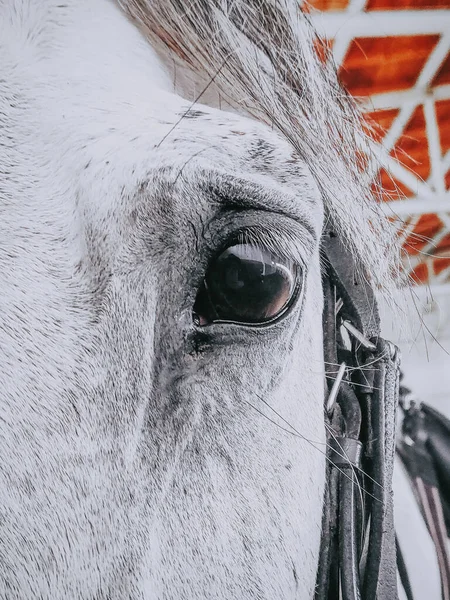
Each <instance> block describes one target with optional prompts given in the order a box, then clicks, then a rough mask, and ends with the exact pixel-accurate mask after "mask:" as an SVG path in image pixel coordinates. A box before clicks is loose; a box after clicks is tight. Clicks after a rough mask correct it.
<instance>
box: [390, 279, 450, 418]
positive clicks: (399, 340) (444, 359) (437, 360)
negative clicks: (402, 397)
mask: <svg viewBox="0 0 450 600" xmlns="http://www.w3.org/2000/svg"><path fill="white" fill-rule="evenodd" d="M395 303H396V304H397V307H396V309H395V311H393V310H392V309H390V308H388V307H387V306H386V305H385V304H384V303H382V309H381V313H382V322H383V330H382V333H383V336H384V337H385V338H387V339H391V340H392V341H394V342H395V343H396V344H397V345H398V346H399V347H400V349H401V353H402V370H403V372H404V376H405V377H404V382H405V385H407V386H408V387H410V388H411V390H412V391H413V392H414V394H415V395H416V396H417V397H418V399H419V400H423V401H425V402H427V403H429V404H431V405H433V406H435V407H436V408H437V409H438V410H440V411H442V412H443V413H445V414H446V415H447V416H449V417H450V285H445V286H444V285H443V286H436V287H434V288H429V287H428V288H426V287H423V288H416V289H414V290H413V291H411V292H407V293H406V294H405V295H400V294H399V295H398V296H396V298H395Z"/></svg>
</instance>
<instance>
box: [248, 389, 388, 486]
mask: <svg viewBox="0 0 450 600" xmlns="http://www.w3.org/2000/svg"><path fill="white" fill-rule="evenodd" d="M254 395H255V396H256V397H257V398H258V399H259V400H261V402H262V403H263V404H265V405H266V406H267V407H268V408H269V409H270V410H271V411H272V412H273V413H275V414H276V415H277V417H279V418H280V419H281V420H282V421H283V422H284V423H286V424H287V425H288V426H289V427H290V428H291V429H292V432H295V433H296V434H297V437H300V438H301V439H303V440H305V441H306V442H308V443H309V444H311V445H312V446H313V447H314V448H315V447H316V446H315V445H314V444H320V445H325V446H327V447H328V448H329V447H330V445H329V444H328V442H318V441H315V440H311V439H309V438H307V437H306V436H305V435H303V434H302V433H301V432H300V431H298V429H296V428H295V427H294V426H293V425H292V424H291V423H290V422H289V421H287V419H285V418H284V417H283V416H282V415H281V414H280V413H279V412H278V411H276V410H275V409H274V408H273V407H272V406H271V405H270V404H269V403H268V402H267V401H266V400H264V398H261V396H260V395H259V394H257V393H256V392H254ZM261 414H262V415H264V416H266V417H267V415H265V414H264V413H262V412H261ZM267 418H268V419H269V420H270V421H272V419H270V418H269V417H267ZM275 423H276V422H275ZM276 424H277V425H279V424H278V423H276ZM325 428H326V429H327V430H328V431H329V433H330V434H331V436H332V437H333V439H334V440H335V442H336V443H337V444H338V445H339V447H340V448H341V450H342V452H343V454H339V452H336V449H333V451H334V452H335V453H336V454H337V455H338V456H340V458H345V459H346V460H348V456H347V454H346V453H345V452H344V450H343V449H342V447H341V445H340V443H339V442H338V440H337V438H336V436H335V434H334V432H333V431H332V430H331V429H330V426H329V425H328V424H327V423H326V422H325ZM283 429H284V427H283ZM292 432H289V433H292ZM316 449H317V450H319V451H320V452H322V451H321V450H320V448H316ZM322 453H323V454H325V455H326V453H325V452H322ZM327 460H329V462H330V463H331V464H332V465H333V466H334V467H336V468H337V469H338V470H339V472H343V471H342V470H341V469H339V467H338V466H337V465H336V464H335V463H334V462H333V460H332V459H331V458H329V457H328V456H327ZM351 468H352V470H353V466H352V465H351ZM358 471H359V472H360V473H361V474H362V475H366V476H367V477H368V478H369V479H372V481H374V483H377V485H378V486H380V487H382V486H381V484H379V483H378V482H377V481H375V479H373V478H372V477H370V475H369V474H368V473H366V472H365V471H364V470H363V469H360V468H358ZM349 479H350V478H349ZM364 493H366V494H368V495H369V496H372V494H370V493H369V492H368V491H367V490H364ZM372 497H374V496H372Z"/></svg>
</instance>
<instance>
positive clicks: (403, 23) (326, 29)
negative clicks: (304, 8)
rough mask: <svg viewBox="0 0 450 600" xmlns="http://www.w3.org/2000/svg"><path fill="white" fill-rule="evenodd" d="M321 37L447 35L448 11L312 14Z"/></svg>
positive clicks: (449, 24) (449, 14)
mask: <svg viewBox="0 0 450 600" xmlns="http://www.w3.org/2000/svg"><path fill="white" fill-rule="evenodd" d="M311 20H312V22H313V24H314V26H315V27H316V29H317V31H318V32H319V34H321V35H323V36H324V37H326V38H328V39H331V38H335V37H336V36H337V35H346V36H348V37H349V38H356V37H386V36H397V35H424V34H443V33H446V32H448V31H450V13H449V11H448V10H434V9H433V10H408V11H405V10H397V11H373V12H360V13H356V14H355V15H351V14H348V13H347V12H324V13H320V14H312V15H311Z"/></svg>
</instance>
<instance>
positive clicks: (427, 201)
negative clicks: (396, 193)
mask: <svg viewBox="0 0 450 600" xmlns="http://www.w3.org/2000/svg"><path fill="white" fill-rule="evenodd" d="M386 205H387V207H388V208H389V211H392V214H393V215H394V216H399V217H402V216H403V217H404V216H408V215H418V214H426V213H443V214H448V215H449V216H450V195H449V194H445V195H444V196H442V197H439V196H434V197H432V198H413V199H412V200H410V199H408V200H393V201H392V202H386ZM387 214H389V212H387ZM439 216H440V215H439Z"/></svg>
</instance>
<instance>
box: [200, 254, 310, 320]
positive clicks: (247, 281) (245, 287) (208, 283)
mask: <svg viewBox="0 0 450 600" xmlns="http://www.w3.org/2000/svg"><path fill="white" fill-rule="evenodd" d="M301 279H302V269H301V267H300V266H299V265H298V264H296V263H295V262H294V261H292V260H289V259H286V258H282V257H280V256H277V255H276V254H275V253H274V252H272V251H271V250H268V249H267V248H264V247H261V246H258V245H255V244H250V243H235V244H234V245H231V246H229V247H228V248H227V249H226V250H224V251H223V252H222V253H221V254H220V255H219V256H218V257H217V258H216V259H215V260H214V261H213V262H212V263H211V264H210V266H209V268H208V271H207V273H206V276H205V279H204V280H203V283H202V285H201V287H200V289H199V291H198V293H197V298H196V300H195V304H194V322H195V323H196V324H197V325H200V326H204V325H208V324H210V323H213V322H215V321H228V322H234V323H242V324H260V323H266V322H268V321H272V320H274V319H276V318H277V317H279V316H280V315H281V314H283V313H284V312H285V311H286V310H287V309H288V308H289V306H290V305H291V304H292V302H293V301H294V300H295V298H296V296H297V293H298V291H299V289H300V287H301Z"/></svg>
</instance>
